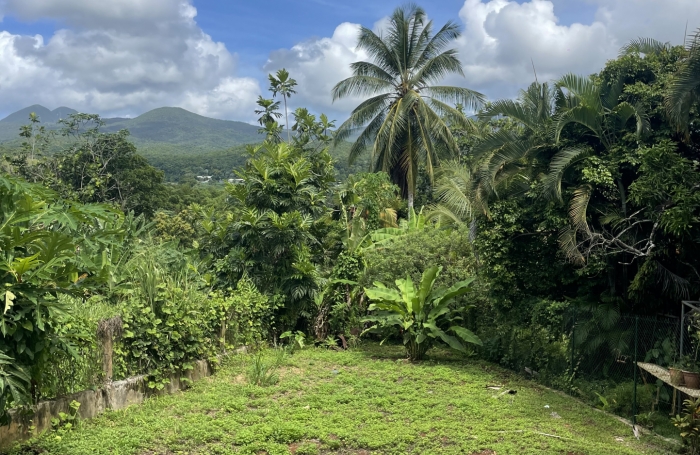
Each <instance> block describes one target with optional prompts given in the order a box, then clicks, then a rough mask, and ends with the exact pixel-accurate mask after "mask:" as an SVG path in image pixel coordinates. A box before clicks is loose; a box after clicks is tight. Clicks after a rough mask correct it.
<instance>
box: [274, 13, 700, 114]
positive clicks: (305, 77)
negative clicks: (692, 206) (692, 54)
mask: <svg viewBox="0 0 700 455" xmlns="http://www.w3.org/2000/svg"><path fill="white" fill-rule="evenodd" d="M564 1H566V2H568V1H569V0H552V1H550V0H529V1H524V2H516V1H509V0H465V2H464V4H463V6H462V8H461V9H460V11H458V12H457V11H455V16H458V17H459V19H460V21H461V23H462V25H463V35H462V36H461V37H460V38H459V39H458V40H457V42H456V43H454V47H455V48H457V50H458V51H459V56H460V59H461V61H462V62H463V64H464V72H465V76H466V77H465V78H461V77H451V78H450V79H448V80H447V81H446V83H449V84H454V85H461V86H466V87H469V88H472V89H474V90H478V91H481V92H482V93H484V94H486V95H487V96H488V97H489V98H491V99H498V98H506V97H514V96H516V95H517V93H518V91H519V90H520V89H522V88H525V87H526V86H527V85H529V84H530V83H531V82H532V81H533V80H534V78H535V76H534V74H533V63H534V67H535V69H536V71H537V76H538V79H539V80H540V81H543V80H551V79H555V78H557V77H559V76H561V75H563V74H565V73H568V72H573V73H577V74H591V73H594V72H597V71H599V70H600V69H601V68H602V67H603V66H604V65H605V62H606V61H607V60H609V59H612V58H615V57H616V56H617V54H618V51H619V49H620V47H621V46H623V45H624V44H625V43H626V42H628V41H629V40H630V39H633V38H636V37H638V36H644V37H653V38H656V39H660V40H663V41H667V40H668V41H671V42H673V43H674V44H680V43H681V40H682V34H683V29H684V27H685V22H686V20H689V21H690V27H691V29H692V27H694V26H700V2H698V1H697V0H669V1H665V2H660V1H658V0H587V1H586V2H585V4H583V3H582V4H580V5H579V6H578V7H579V8H582V9H583V8H589V9H592V11H591V12H592V14H587V15H581V14H577V15H576V17H590V18H589V19H588V20H587V21H583V20H582V21H581V22H580V23H577V22H574V23H567V24H564V23H562V21H561V20H560V18H559V17H558V16H557V14H558V11H561V10H563V9H564V7H565V6H570V5H564V4H563V2H564ZM429 12H430V9H428V13H429ZM569 22H571V21H569ZM382 24H386V18H384V19H380V20H379V21H378V22H377V23H376V24H375V25H374V28H375V29H378V28H381V26H382ZM437 25H442V24H437ZM358 27H359V25H357V24H341V25H340V26H339V27H338V28H337V29H336V31H335V33H334V34H333V36H332V37H330V38H320V39H314V40H310V41H307V42H304V43H300V44H298V45H296V46H294V47H292V48H291V49H284V50H279V51H275V52H273V53H271V54H270V59H269V61H268V64H267V65H266V69H270V70H272V69H277V68H280V67H283V66H286V67H287V69H289V70H290V71H291V72H292V76H293V77H295V78H296V79H297V80H298V81H299V90H298V91H299V96H298V97H297V99H296V103H297V104H299V105H306V106H310V107H312V108H313V109H314V110H316V111H326V112H328V111H331V112H335V113H336V115H338V116H339V118H344V117H345V116H347V112H348V111H349V110H350V109H351V108H352V107H354V106H355V105H356V104H357V100H348V101H346V102H344V103H335V104H332V103H331V97H330V89H331V88H332V87H333V85H334V84H335V83H337V82H338V81H340V80H341V79H343V78H345V77H348V76H349V75H350V68H349V65H350V63H352V62H354V61H358V60H361V59H363V58H364V56H362V55H360V53H358V52H357V51H356V50H355V45H356V42H357V32H356V31H357V29H358Z"/></svg>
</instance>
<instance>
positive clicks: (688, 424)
mask: <svg viewBox="0 0 700 455" xmlns="http://www.w3.org/2000/svg"><path fill="white" fill-rule="evenodd" d="M671 421H672V422H673V425H674V426H675V427H676V428H678V429H679V430H680V432H681V438H682V439H683V444H684V445H686V446H687V447H688V449H689V452H688V453H690V454H691V455H697V454H700V400H698V399H693V398H691V399H687V400H685V401H684V402H683V414H682V415H676V417H674V418H673V419H671Z"/></svg>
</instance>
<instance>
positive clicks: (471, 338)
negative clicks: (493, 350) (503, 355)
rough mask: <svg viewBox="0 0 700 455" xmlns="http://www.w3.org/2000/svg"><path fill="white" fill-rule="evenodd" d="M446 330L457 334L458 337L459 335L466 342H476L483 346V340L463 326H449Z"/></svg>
mask: <svg viewBox="0 0 700 455" xmlns="http://www.w3.org/2000/svg"><path fill="white" fill-rule="evenodd" d="M448 332H454V333H455V334H457V336H458V337H460V338H461V339H462V340H464V341H466V342H467V343H471V344H476V345H479V346H483V345H484V342H483V341H481V339H480V338H479V337H478V336H476V335H475V334H474V332H472V331H471V330H468V329H465V328H464V327H458V326H454V327H450V328H449V330H448Z"/></svg>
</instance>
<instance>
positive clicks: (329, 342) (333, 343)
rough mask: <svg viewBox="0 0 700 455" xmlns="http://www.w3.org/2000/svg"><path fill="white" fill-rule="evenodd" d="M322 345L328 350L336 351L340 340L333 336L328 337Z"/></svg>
mask: <svg viewBox="0 0 700 455" xmlns="http://www.w3.org/2000/svg"><path fill="white" fill-rule="evenodd" d="M321 345H322V346H323V347H325V348H328V349H335V348H337V347H338V339H337V338H336V337H334V336H332V335H328V337H327V338H326V339H325V340H323V343H321Z"/></svg>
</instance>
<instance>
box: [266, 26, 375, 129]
mask: <svg viewBox="0 0 700 455" xmlns="http://www.w3.org/2000/svg"><path fill="white" fill-rule="evenodd" d="M359 31H360V25H359V24H351V23H349V22H346V23H343V24H340V25H339V26H338V27H336V29H335V31H334V32H333V36H331V37H330V38H321V39H313V40H309V41H306V42H302V43H299V44H297V45H295V46H294V47H292V48H291V49H280V50H277V51H274V52H271V53H270V57H269V59H268V61H267V63H266V64H265V66H264V70H265V71H266V72H268V73H274V72H275V71H277V70H278V69H280V68H286V69H287V70H288V71H289V72H290V75H291V77H292V78H294V79H296V81H297V83H298V84H299V85H298V86H297V89H296V90H297V95H296V96H292V98H291V99H290V101H291V105H292V109H293V107H294V106H304V107H310V108H311V109H313V110H315V111H318V112H325V113H327V114H329V116H330V117H332V118H339V117H337V116H338V115H341V116H343V117H344V116H347V113H348V112H349V111H350V110H351V109H352V108H353V107H355V106H356V105H357V104H358V102H359V101H360V100H359V99H352V98H346V99H343V100H339V101H338V102H336V103H332V99H331V90H332V89H333V87H334V86H335V84H337V83H338V82H340V81H341V80H343V79H345V78H348V77H350V76H351V75H352V72H351V71H350V64H351V63H353V62H357V61H360V60H365V59H367V55H366V54H365V52H363V51H358V50H357V49H355V48H356V46H357V36H358V33H359Z"/></svg>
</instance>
